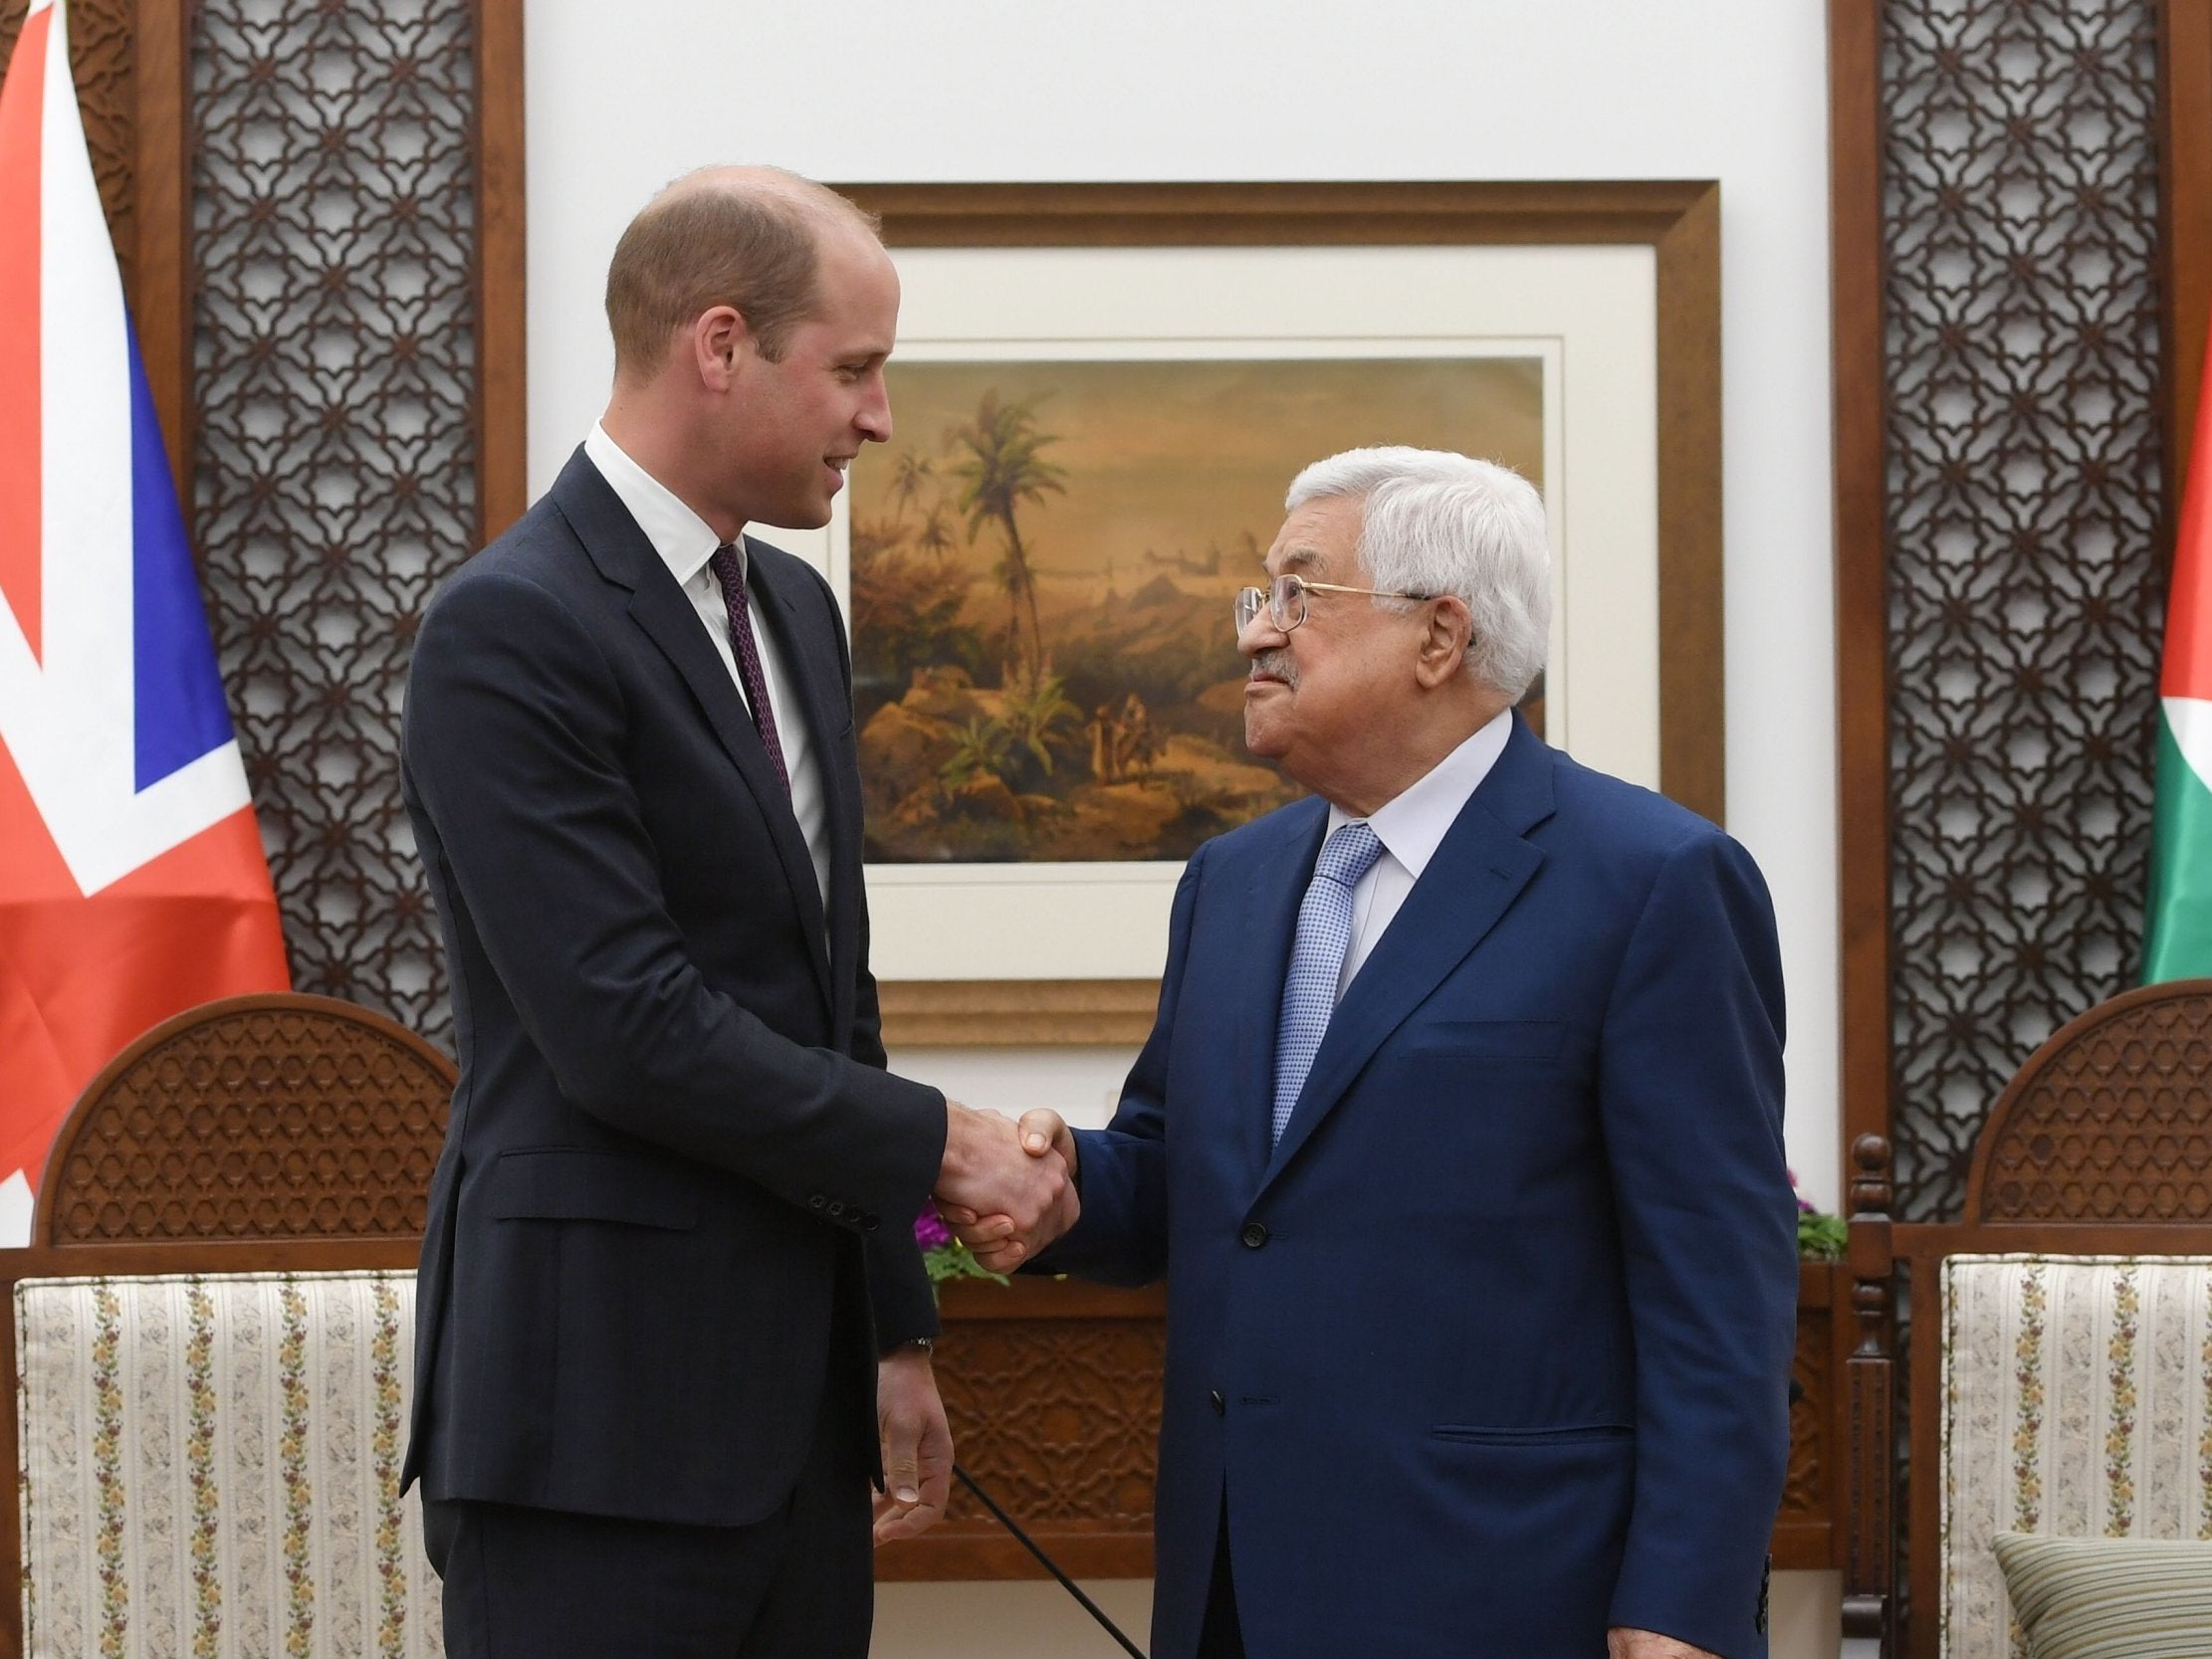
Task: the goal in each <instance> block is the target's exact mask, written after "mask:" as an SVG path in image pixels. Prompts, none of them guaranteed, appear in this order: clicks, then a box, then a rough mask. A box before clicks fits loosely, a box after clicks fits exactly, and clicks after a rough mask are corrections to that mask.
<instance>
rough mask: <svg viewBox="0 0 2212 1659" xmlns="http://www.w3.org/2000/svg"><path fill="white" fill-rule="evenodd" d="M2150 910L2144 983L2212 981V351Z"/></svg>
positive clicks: (2185, 506)
mask: <svg viewBox="0 0 2212 1659" xmlns="http://www.w3.org/2000/svg"><path fill="white" fill-rule="evenodd" d="M2147 909H2148V914H2147V916H2146V917H2145V918H2144V927H2143V983H2144V984H2146V985H2147V984H2154V983H2156V982H2157V981H2159V980H2162V979H2194V978H2199V977H2203V976H2207V975H2212V352H2208V353H2207V356H2206V370H2205V378H2204V381H2203V389H2202V392H2201V393H2200V395H2199V397H2198V399H2197V427H2196V435H2195V440H2194V442H2193V443H2192V444H2191V445H2190V450H2189V476H2188V483H2187V485H2186V487H2185V488H2184V489H2183V491H2182V495H2181V526H2180V529H2179V531H2178V533H2177V535H2176V537H2175V546H2174V555H2173V580H2172V583H2171V585H2170V586H2169V588H2168V590H2167V595H2166V656H2165V664H2164V666H2163V668H2162V669H2161V670H2160V672H2159V675H2158V806H2157V814H2156V818H2155V820H2154V827H2153V829H2152V832H2151V848H2150V900H2149V904H2148V907H2147Z"/></svg>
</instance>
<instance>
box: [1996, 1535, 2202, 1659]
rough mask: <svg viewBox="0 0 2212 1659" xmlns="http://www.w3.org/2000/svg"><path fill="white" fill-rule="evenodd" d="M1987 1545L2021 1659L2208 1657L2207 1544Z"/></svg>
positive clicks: (2015, 1541) (2029, 1539)
mask: <svg viewBox="0 0 2212 1659" xmlns="http://www.w3.org/2000/svg"><path fill="white" fill-rule="evenodd" d="M1996 1543H1997V1565H1998V1566H1999V1567H2000V1568H2001V1569H2003V1571H2004V1574H2005V1589H2006V1591H2007V1592H2008V1593H2009V1594H2010V1595H2011V1597H2012V1610H2013V1616H2014V1617H2015V1618H2017V1619H2018V1620H2019V1621H2020V1628H2021V1631H2022V1633H2023V1634H2024V1635H2026V1637H2027V1638H2028V1652H2029V1655H2030V1659H2212V1541H2200V1540H2190V1539H2160V1538H2049V1537H2044V1536H2041V1535H2037V1534H2033V1533H1999V1534H1998V1535H1997V1540H1996Z"/></svg>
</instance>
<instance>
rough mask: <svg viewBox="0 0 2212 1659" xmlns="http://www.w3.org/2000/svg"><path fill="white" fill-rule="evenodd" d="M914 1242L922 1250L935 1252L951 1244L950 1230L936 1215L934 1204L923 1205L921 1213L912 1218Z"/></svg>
mask: <svg viewBox="0 0 2212 1659" xmlns="http://www.w3.org/2000/svg"><path fill="white" fill-rule="evenodd" d="M914 1242H915V1243H916V1244H919V1245H920V1246H921V1247H922V1248H923V1249H924V1250H935V1249H937V1248H939V1247H940V1246H942V1245H947V1244H950V1243H952V1242H953V1232H952V1229H951V1228H950V1227H948V1226H946V1225H945V1218H944V1217H943V1216H941V1215H939V1214H938V1213H937V1206H936V1205H935V1204H924V1205H923V1206H922V1213H921V1214H920V1215H917V1216H916V1217H915V1218H914Z"/></svg>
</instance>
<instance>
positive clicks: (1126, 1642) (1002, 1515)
mask: <svg viewBox="0 0 2212 1659" xmlns="http://www.w3.org/2000/svg"><path fill="white" fill-rule="evenodd" d="M953 1473H954V1474H956V1475H958V1476H959V1477H960V1484H961V1485H963V1486H965V1487H966V1488H968V1490H969V1491H971V1492H973V1493H974V1494H975V1495H976V1497H977V1500H978V1501H979V1502H980V1503H982V1505H983V1506H984V1508H985V1509H987V1510H989V1511H991V1513H992V1514H993V1515H995V1517H997V1519H998V1525H999V1526H1001V1527H1003V1528H1005V1529H1006V1531H1007V1532H1009V1533H1011V1534H1013V1536H1014V1537H1015V1538H1016V1539H1017V1540H1019V1541H1020V1544H1021V1548H1022V1549H1024V1550H1026V1551H1028V1552H1029V1554H1030V1555H1034V1556H1036V1558H1037V1559H1038V1560H1040V1561H1042V1562H1043V1563H1044V1570H1045V1571H1047V1572H1049V1573H1051V1574H1052V1576H1053V1577H1055V1578H1057V1579H1059V1581H1060V1588H1062V1589H1063V1590H1065V1591H1067V1593H1068V1594H1070V1595H1072V1596H1074V1597H1075V1599H1076V1600H1077V1601H1079V1602H1081V1603H1082V1606H1083V1611H1084V1612H1086V1613H1088V1614H1090V1615H1091V1617H1092V1618H1094V1619H1096V1620H1098V1622H1099V1624H1100V1625H1101V1626H1102V1627H1103V1628H1104V1629H1105V1631H1106V1634H1107V1635H1109V1636H1111V1637H1113V1638H1114V1640H1115V1641H1117V1642H1119V1643H1121V1650H1122V1652H1124V1653H1126V1654H1128V1655H1129V1656H1130V1659H1145V1650H1144V1649H1143V1648H1141V1647H1139V1646H1138V1645H1137V1644H1136V1643H1135V1642H1133V1641H1131V1640H1130V1639H1129V1638H1128V1637H1127V1636H1124V1635H1123V1634H1122V1633H1121V1626H1120V1625H1118V1624H1116V1623H1115V1622H1114V1621H1113V1620H1112V1619H1110V1618H1108V1617H1107V1616H1106V1611H1105V1609H1104V1608H1102V1607H1100V1606H1099V1604H1098V1603H1097V1602H1095V1601H1093V1600H1092V1599H1091V1598H1090V1597H1089V1596H1087V1595H1085V1594H1084V1593H1083V1587H1082V1585H1080V1584H1078V1583H1077V1582H1076V1581H1075V1580H1074V1579H1072V1578H1070V1577H1069V1576H1068V1575H1067V1574H1066V1573H1064V1572H1062V1571H1061V1570H1060V1566H1059V1563H1058V1562H1057V1561H1055V1560H1053V1558H1052V1557H1051V1556H1050V1555H1046V1554H1045V1553H1044V1552H1043V1551H1042V1550H1039V1549H1038V1548H1037V1541H1036V1540H1035V1539H1033V1538H1031V1537H1030V1536H1029V1535H1028V1534H1027V1533H1025V1532H1023V1531H1022V1530H1021V1528H1020V1527H1019V1526H1018V1525H1017V1524H1016V1523H1015V1521H1014V1518H1013V1517H1012V1516H1010V1515H1008V1514H1007V1513H1006V1512H1005V1511H1004V1510H1002V1509H1000V1508H999V1507H998V1506H997V1504H996V1503H995V1502H994V1501H993V1499H992V1496H991V1494H990V1493H988V1492H986V1491H985V1490H984V1489H983V1488H982V1487H980V1486H978V1485H977V1484H976V1477H975V1476H974V1475H971V1474H970V1473H969V1472H968V1471H967V1470H965V1469H963V1468H962V1467H961V1466H960V1465H959V1464H957V1463H956V1464H954V1465H953Z"/></svg>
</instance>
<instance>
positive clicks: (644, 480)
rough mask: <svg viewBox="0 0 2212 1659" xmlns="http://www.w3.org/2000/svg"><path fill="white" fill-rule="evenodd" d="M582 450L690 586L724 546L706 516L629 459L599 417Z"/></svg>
mask: <svg viewBox="0 0 2212 1659" xmlns="http://www.w3.org/2000/svg"><path fill="white" fill-rule="evenodd" d="M583 453H584V455H585V456H586V457H588V458H589V460H590V462H591V465H592V466H594V467H596V468H598V469H599V476H600V477H601V478H603V479H605V480H606V481H607V488H608V489H610V490H612V491H613V492H614V494H615V496H616V497H617V498H618V499H619V500H620V501H621V503H622V505H623V506H624V507H625V508H627V509H629V514H630V517H631V518H635V519H636V520H637V527H638V528H639V529H641V530H643V531H644V532H645V539H646V540H648V541H650V542H652V544H653V551H654V552H656V553H658V554H660V556H661V562H662V563H663V564H665V565H667V566H668V573H669V574H670V575H672V576H674V577H675V578H676V585H677V586H678V587H685V586H688V585H690V582H691V579H692V577H694V576H696V575H698V574H699V572H700V571H702V570H704V569H705V568H706V567H707V560H709V559H710V558H712V557H714V552H715V549H716V548H717V547H719V546H721V545H722V538H721V537H720V536H718V535H716V534H715V532H714V531H713V530H712V529H710V528H709V527H708V525H707V520H706V519H704V518H700V517H699V515H698V514H696V513H694V512H692V510H691V509H690V508H688V507H686V506H685V505H684V504H683V502H682V501H681V500H680V499H679V498H678V497H677V495H676V492H675V491H673V490H671V489H669V487H668V486H667V485H665V484H663V483H662V482H661V481H660V480H659V479H657V478H655V477H654V476H653V475H652V474H651V473H649V472H647V471H646V470H645V469H644V468H643V467H640V466H639V465H638V464H637V463H636V462H635V461H633V460H631V459H630V455H629V452H628V451H627V450H625V449H623V447H622V446H621V445H620V444H618V443H616V442H615V441H614V440H613V439H612V438H610V437H608V436H607V429H606V427H605V426H604V425H603V424H601V423H600V422H598V421H593V422H592V423H591V430H590V431H589V432H587V433H585V434H584V438H583ZM737 548H738V573H739V574H740V575H741V576H742V575H743V574H744V573H745V537H744V536H742V535H741V536H739V537H738V541H737Z"/></svg>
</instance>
